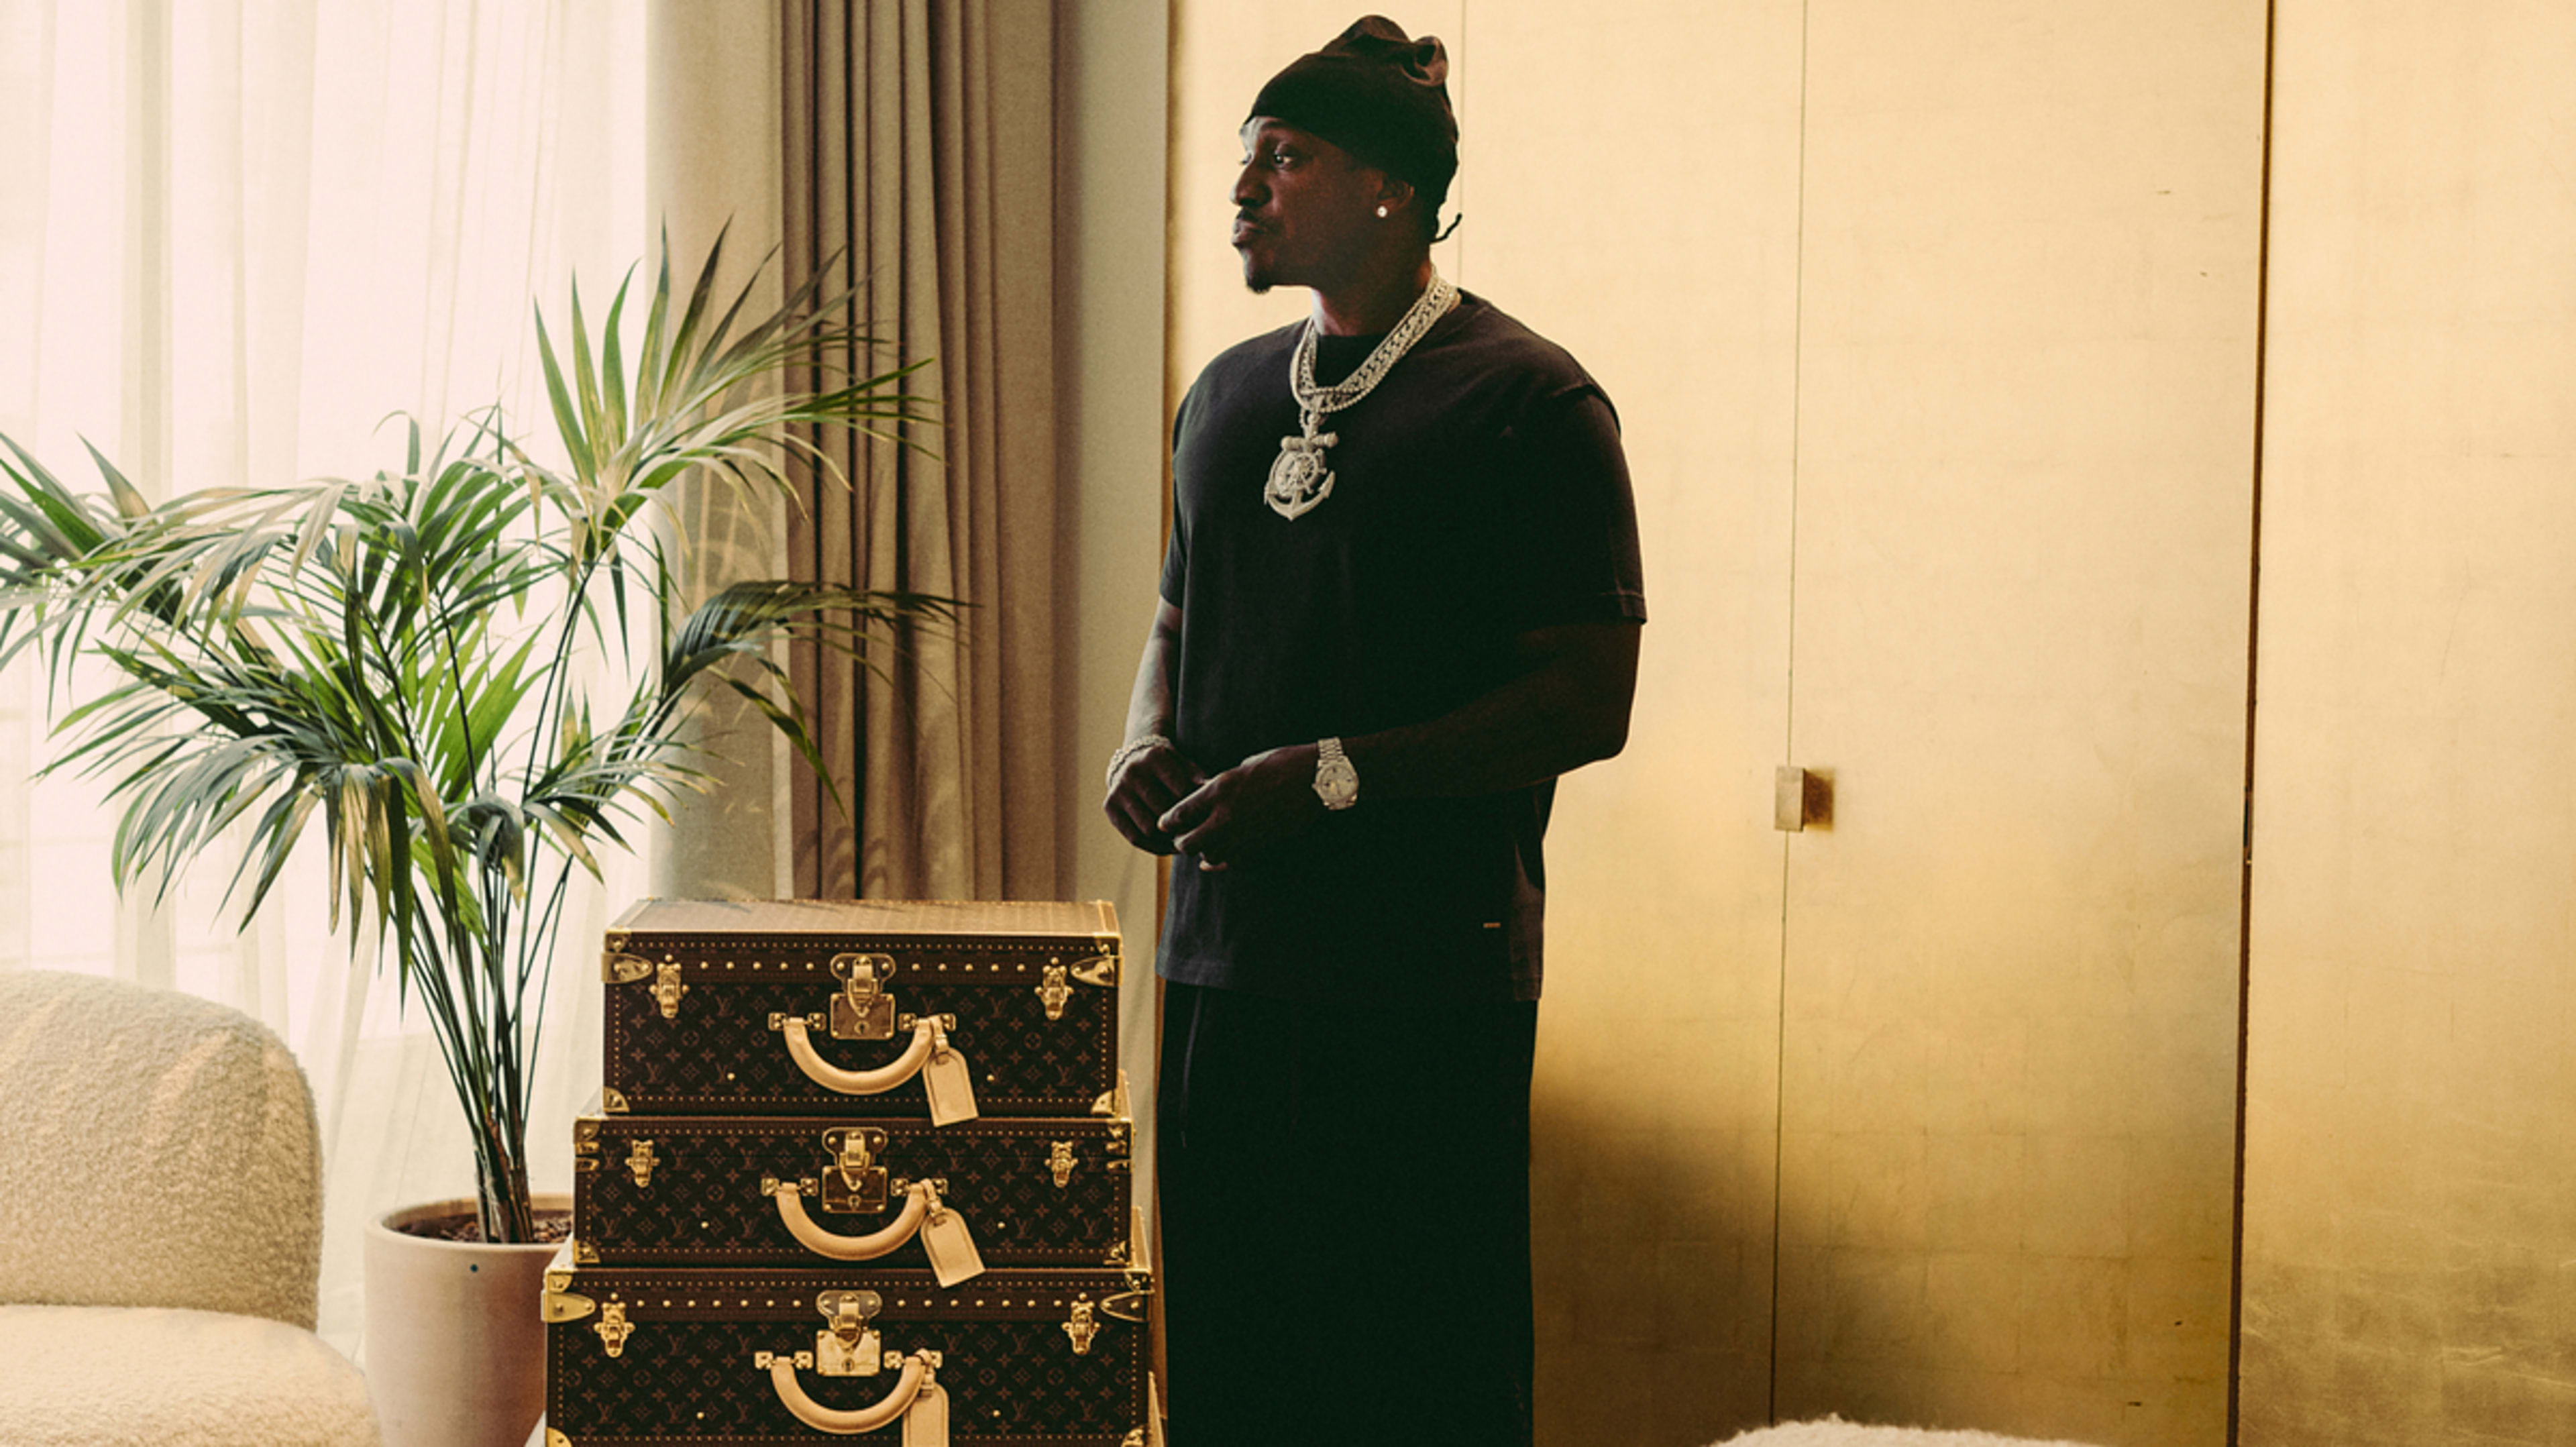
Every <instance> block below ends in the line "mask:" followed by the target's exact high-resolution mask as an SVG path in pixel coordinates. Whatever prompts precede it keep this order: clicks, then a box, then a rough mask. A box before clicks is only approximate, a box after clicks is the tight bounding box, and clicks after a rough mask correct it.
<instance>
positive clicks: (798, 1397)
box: [769, 1352, 930, 1437]
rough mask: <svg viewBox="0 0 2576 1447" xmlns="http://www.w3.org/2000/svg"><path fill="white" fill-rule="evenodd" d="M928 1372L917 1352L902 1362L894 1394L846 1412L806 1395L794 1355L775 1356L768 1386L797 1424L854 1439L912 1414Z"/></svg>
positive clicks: (772, 1359) (924, 1361)
mask: <svg viewBox="0 0 2576 1447" xmlns="http://www.w3.org/2000/svg"><path fill="white" fill-rule="evenodd" d="M929 1373H930V1364H929V1362H928V1361H926V1360H924V1359H923V1357H922V1355H921V1353H919V1352H914V1353H913V1354H912V1355H910V1356H908V1357H905V1358H904V1359H903V1375H902V1376H901V1377H900V1378H898V1379H897V1380H896V1381H895V1384H894V1390H893V1391H891V1392H888V1393H886V1394H885V1396H884V1397H883V1398H882V1399H881V1400H879V1401H878V1402H877V1403H876V1404H875V1405H873V1406H867V1407H857V1408H852V1409H848V1410H844V1409H842V1408H838V1407H826V1406H824V1405H823V1404H822V1403H820V1402H818V1401H815V1400H814V1399H813V1398H812V1397H809V1396H807V1395H805V1384H804V1383H803V1382H800V1381H798V1380H797V1379H796V1359H795V1357H794V1356H792V1355H788V1356H773V1357H771V1358H770V1359H769V1385H770V1386H771V1387H772V1388H774V1389H776V1391H777V1392H778V1401H779V1404H780V1405H782V1406H784V1407H785V1408H786V1409H787V1410H788V1411H789V1412H790V1413H791V1414H793V1415H794V1416H795V1418H796V1420H797V1421H799V1422H802V1423H804V1424H805V1425H806V1426H808V1427H811V1428H813V1429H814V1430H815V1431H817V1432H830V1433H833V1434H835V1435H837V1436H843V1437H849V1436H855V1435H857V1434H858V1433H861V1432H873V1431H875V1430H877V1429H878V1428H879V1427H883V1426H886V1425H888V1424H889V1423H891V1422H893V1421H895V1420H896V1419H897V1418H899V1417H901V1416H902V1415H903V1414H904V1413H906V1412H909V1411H911V1410H912V1403H913V1399H914V1398H916V1397H918V1396H920V1395H921V1389H922V1385H923V1382H924V1379H925V1378H927V1377H928V1376H929Z"/></svg>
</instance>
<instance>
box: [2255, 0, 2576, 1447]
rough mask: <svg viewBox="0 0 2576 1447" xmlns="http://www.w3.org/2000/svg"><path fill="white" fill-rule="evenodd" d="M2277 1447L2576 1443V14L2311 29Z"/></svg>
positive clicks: (2276, 880)
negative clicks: (2574, 472) (2575, 970)
mask: <svg viewBox="0 0 2576 1447" xmlns="http://www.w3.org/2000/svg"><path fill="white" fill-rule="evenodd" d="M2278 47H2279V62H2278V69H2277V72H2276V87H2277V89H2276V100H2275V117H2276V129H2275V142H2274V151H2273V175H2274V178H2275V180H2274V190H2273V212H2272V214H2273V244H2272V283H2271V299H2272V311H2271V338H2270V347H2269V351H2270V376H2269V380H2268V386H2267V393H2268V403H2267V414H2268V415H2267V417H2266V421H2265V427H2264V434H2265V440H2266V449H2265V468H2264V504H2263V555H2264V557H2263V613H2262V616H2263V637H2262V678H2261V699H2262V711H2261V715H2260V724H2259V726H2258V730H2257V768H2256V772H2255V779H2256V789H2255V810H2254V912H2253V929H2252V957H2253V971H2252V982H2253V991H2252V998H2251V1001H2250V1004H2249V1009H2248V1030H2249V1036H2248V1040H2247V1045H2246V1077H2247V1078H2246V1126H2247V1138H2246V1153H2245V1287H2244V1291H2245V1315H2244V1323H2245V1325H2244V1367H2243V1383H2242V1391H2243V1418H2242V1421H2243V1439H2242V1440H2243V1441H2244V1442H2245V1443H2246V1444H2247V1447H2299V1444H2306V1443H2312V1442H2334V1443H2346V1444H2353V1447H2378V1444H2387V1447H2397V1444H2408V1447H2412V1444H2417V1443H2437V1442H2438V1443H2471V1442H2474V1443H2495V1444H2503V1443H2527V1444H2539V1443H2564V1442H2568V1441H2571V1440H2576V1266H2571V1264H2570V1263H2571V1262H2576V975H2572V974H2571V972H2570V969H2569V961H2570V960H2571V959H2576V911H2572V910H2571V909H2570V906H2569V900H2570V898H2571V881H2576V744H2571V739H2576V485H2571V481H2570V467H2571V461H2570V459H2571V453H2576V400H2571V399H2576V262H2571V257H2576V188H2571V185H2570V175H2571V170H2570V157H2571V155H2576V148H2571V141H2576V91H2571V89H2570V87H2569V84H2568V77H2569V76H2570V75H2571V74H2576V10H2570V9H2569V8H2568V7H2567V6H2566V5H2564V4H2560V3H2524V4H2502V3H2498V4H2484V5H2459V4H2453V3H2444V0H2411V3H2399V0H2371V3H2360V0H2351V3H2346V0H2336V3H2331V4H2325V3H2284V4H2283V5H2282V6H2281V15H2280V31H2279V41H2278Z"/></svg>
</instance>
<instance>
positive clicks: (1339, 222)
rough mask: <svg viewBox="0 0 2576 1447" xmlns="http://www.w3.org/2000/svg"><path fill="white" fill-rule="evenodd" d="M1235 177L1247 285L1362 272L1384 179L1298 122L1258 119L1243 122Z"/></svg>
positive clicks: (1321, 281) (1313, 281)
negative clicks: (1239, 162)
mask: <svg viewBox="0 0 2576 1447" xmlns="http://www.w3.org/2000/svg"><path fill="white" fill-rule="evenodd" d="M1243 152H1244V155H1243V171H1242V174H1241V175H1239V176H1237V177H1236V178H1235V182H1234V210H1235V222H1234V249H1235V251H1236V252H1237V253H1239V254H1240V255H1241V256H1242V257H1243V284H1244V285H1246V286H1248V287H1251V288H1252V289H1253V290H1254V291H1256V292H1266V291H1268V290H1270V288H1272V287H1274V286H1319V285H1329V284H1331V283H1332V282H1334V281H1337V280H1340V279H1342V278H1345V277H1349V276H1351V275H1354V274H1355V273H1356V271H1357V269H1358V266H1359V263H1360V261H1361V259H1362V258H1363V257H1364V256H1365V255H1366V253H1367V250H1368V243H1369V241H1370V240H1371V239H1372V237H1371V235H1370V228H1372V227H1380V226H1384V225H1386V224H1387V223H1386V222H1385V221H1382V220H1380V219H1379V218H1378V215H1377V206H1378V200H1379V197H1378V191H1379V187H1380V186H1381V185H1382V184H1383V182H1384V180H1385V178H1384V176H1383V175H1382V174H1381V173H1380V172H1378V171H1377V170H1375V169H1374V168H1372V167H1368V166H1363V165H1361V164H1360V163H1359V162H1357V161H1355V160H1352V159H1351V155H1350V153H1349V152H1348V151H1345V150H1343V149H1342V148H1341V147H1339V146H1336V145H1334V144H1333V143H1332V142H1330V141H1327V140H1323V139H1321V138H1319V137H1317V136H1315V135H1312V134H1310V133H1308V132H1306V131H1301V130H1299V129H1297V128H1296V127H1295V126H1291V125H1286V124H1283V123H1281V122H1279V121H1274V120H1271V119H1269V118H1267V117H1264V116H1255V117H1253V118H1252V119H1251V120H1250V121H1248V122H1246V123H1245V124H1244V127H1243Z"/></svg>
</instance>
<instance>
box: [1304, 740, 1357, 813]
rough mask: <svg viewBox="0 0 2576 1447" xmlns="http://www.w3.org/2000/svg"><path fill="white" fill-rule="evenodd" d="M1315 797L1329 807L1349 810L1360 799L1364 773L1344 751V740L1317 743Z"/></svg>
mask: <svg viewBox="0 0 2576 1447" xmlns="http://www.w3.org/2000/svg"><path fill="white" fill-rule="evenodd" d="M1315 797H1316V798H1318V799H1321V800H1323V801H1324V807H1325V808H1327V809H1347V808H1349V807H1351V806H1352V805H1353V804H1356V803H1358V802H1359V801H1360V773H1359V770H1357V769H1354V768H1352V767H1351V760H1350V755H1348V754H1345V753H1343V752H1342V741H1341V740H1340V739H1325V740H1322V741H1321V742H1319V743H1317V744H1316V745H1315Z"/></svg>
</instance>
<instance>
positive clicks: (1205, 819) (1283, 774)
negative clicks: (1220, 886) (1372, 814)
mask: <svg viewBox="0 0 2576 1447" xmlns="http://www.w3.org/2000/svg"><path fill="white" fill-rule="evenodd" d="M1323 817H1324V801H1323V800H1321V799H1319V798H1317V797H1316V796H1315V746H1314V745H1313V744H1291V745H1289V746H1288V747H1286V748H1281V749H1272V750H1270V751H1269V752H1267V753H1260V754H1254V755H1253V756H1252V757H1251V758H1248V759H1246V760H1244V761H1243V762H1242V763H1239V764H1237V765H1235V766H1234V767H1233V768H1231V769H1228V770H1226V771H1225V772H1224V773H1221V774H1219V775H1217V776H1216V777H1215V778H1213V779H1209V780H1207V781H1206V782H1204V783H1202V784H1200V785H1199V786H1198V787H1197V788H1196V789H1194V790H1192V791H1191V792H1190V794H1189V796H1188V797H1186V798H1184V799H1182V800H1181V801H1180V802H1179V803H1177V804H1174V805H1173V806H1172V807H1171V808H1170V809H1169V810H1167V811H1166V812H1165V813H1164V814H1163V816H1162V817H1161V818H1160V819H1159V820H1157V821H1156V825H1157V827H1158V828H1160V829H1161V830H1162V831H1163V832H1164V833H1165V834H1167V835H1169V836H1170V837H1171V841H1172V843H1173V845H1174V846H1175V847H1177V848H1178V849H1179V850H1180V852H1182V853H1183V854H1194V855H1196V856H1198V860H1199V868H1201V869H1223V868H1225V867H1226V865H1228V864H1230V863H1232V862H1233V861H1235V860H1237V859H1241V858H1244V857H1246V856H1247V855H1251V854H1256V853H1258V852H1260V850H1261V848H1262V846H1264V845H1267V844H1272V843H1276V842H1278V841H1279V840H1282V839H1289V838H1294V837H1295V836H1297V835H1299V834H1303V833H1305V832H1306V831H1307V830H1309V829H1311V828H1313V827H1315V823H1316V821H1317V820H1319V819H1322V818H1323Z"/></svg>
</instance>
